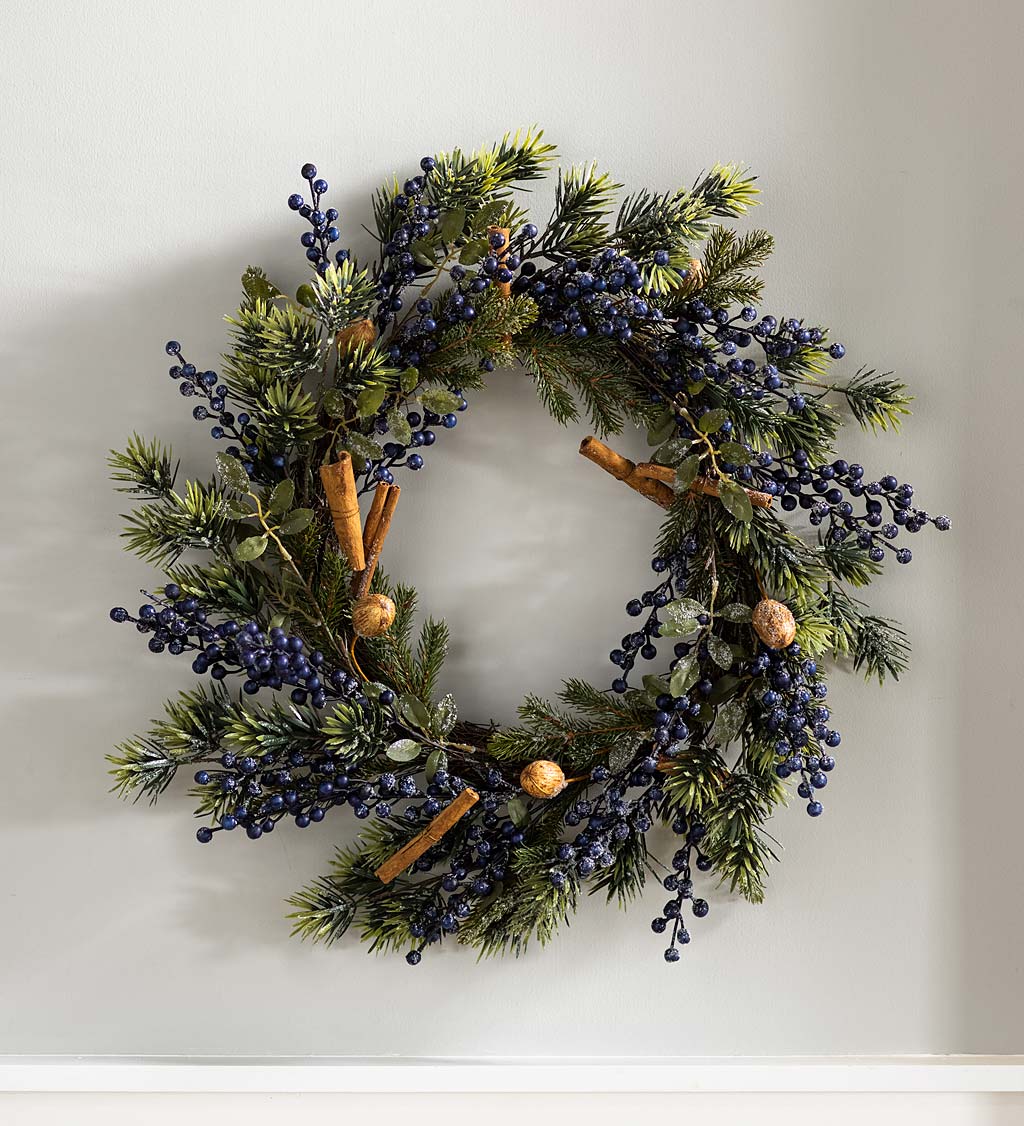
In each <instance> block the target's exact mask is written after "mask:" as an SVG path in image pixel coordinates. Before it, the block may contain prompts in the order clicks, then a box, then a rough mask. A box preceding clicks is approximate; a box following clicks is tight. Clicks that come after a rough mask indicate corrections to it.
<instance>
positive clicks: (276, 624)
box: [267, 614, 288, 629]
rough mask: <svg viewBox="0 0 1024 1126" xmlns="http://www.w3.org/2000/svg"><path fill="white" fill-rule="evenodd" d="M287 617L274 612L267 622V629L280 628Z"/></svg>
mask: <svg viewBox="0 0 1024 1126" xmlns="http://www.w3.org/2000/svg"><path fill="white" fill-rule="evenodd" d="M287 620H288V619H287V618H286V617H285V616H284V614H275V615H274V616H273V617H272V618H271V619H270V621H269V622H267V629H280V628H281V627H282V626H283V625H284V623H285V622H286V621H287Z"/></svg>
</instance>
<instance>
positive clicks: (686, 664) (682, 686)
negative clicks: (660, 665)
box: [668, 656, 700, 696]
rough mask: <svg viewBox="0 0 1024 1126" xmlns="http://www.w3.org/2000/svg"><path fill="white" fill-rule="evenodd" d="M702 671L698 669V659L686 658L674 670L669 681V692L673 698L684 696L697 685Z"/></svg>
mask: <svg viewBox="0 0 1024 1126" xmlns="http://www.w3.org/2000/svg"><path fill="white" fill-rule="evenodd" d="M699 676H700V669H699V668H698V667H697V658H696V657H693V656H690V657H684V658H683V659H682V660H681V661H680V662H679V664H678V665H676V667H675V668H674V669H673V670H672V675H671V676H670V677H669V679H668V690H669V692H671V693H672V695H673V696H682V695H683V693H684V692H686V690H687V689H689V688H692V687H693V685H694V684H696V683H697V678H698V677H699Z"/></svg>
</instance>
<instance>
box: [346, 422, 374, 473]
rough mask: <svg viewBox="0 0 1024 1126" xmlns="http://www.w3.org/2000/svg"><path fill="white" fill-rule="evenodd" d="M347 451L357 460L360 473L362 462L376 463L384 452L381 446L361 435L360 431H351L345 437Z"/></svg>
mask: <svg viewBox="0 0 1024 1126" xmlns="http://www.w3.org/2000/svg"><path fill="white" fill-rule="evenodd" d="M345 449H347V450H348V451H349V452H350V453H351V454H352V456H353V457H354V458H356V465H357V470H356V472H358V471H359V468H358V467H359V461H360V460H362V461H366V460H367V459H369V460H370V461H376V460H377V458H379V457H380V456H381V452H382V451H381V448H380V446H378V445H377V443H376V442H375V441H374V440H373V439H372V438H367V436H366V435H365V434H360V433H359V431H358V430H350V431H349V432H348V433H347V434H346V435H345Z"/></svg>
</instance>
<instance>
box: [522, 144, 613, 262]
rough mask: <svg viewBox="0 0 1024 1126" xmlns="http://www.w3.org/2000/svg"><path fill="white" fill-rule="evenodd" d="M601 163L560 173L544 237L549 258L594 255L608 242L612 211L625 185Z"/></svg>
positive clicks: (542, 244)
mask: <svg viewBox="0 0 1024 1126" xmlns="http://www.w3.org/2000/svg"><path fill="white" fill-rule="evenodd" d="M621 187H622V185H621V184H616V183H615V182H614V181H613V180H612V178H611V177H610V176H609V175H608V174H607V173H606V172H598V171H597V165H596V164H591V165H590V166H589V167H574V168H570V169H569V170H568V171H567V172H564V173H563V172H561V171H560V172H559V173H558V184H557V186H556V188H555V206H554V210H553V211H552V213H551V218H550V219H549V220H548V225H547V228H546V229H545V232H544V236H543V238H542V240H541V252H542V253H543V254H544V255H545V256H546V257H548V258H554V259H558V258H570V257H572V256H573V255H584V254H593V253H594V251H595V250H599V249H600V248H601V247H602V246H605V245H606V244H607V243H608V239H609V229H608V222H607V219H608V212H609V210H610V208H611V206H612V203H613V200H614V197H615V193H616V192H617V191H618V190H619V188H621Z"/></svg>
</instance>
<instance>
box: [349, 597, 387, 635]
mask: <svg viewBox="0 0 1024 1126" xmlns="http://www.w3.org/2000/svg"><path fill="white" fill-rule="evenodd" d="M394 620H395V604H394V603H393V602H392V601H391V599H390V598H388V596H387V595H386V594H366V595H364V596H363V597H362V598H360V599H358V600H357V601H356V603H355V605H354V606H353V607H352V628H353V629H354V630H355V631H356V634H357V635H358V636H359V637H380V636H382V635H383V634H385V633H387V632H388V630H389V629H390V628H391V623H392V622H393V621H394Z"/></svg>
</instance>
